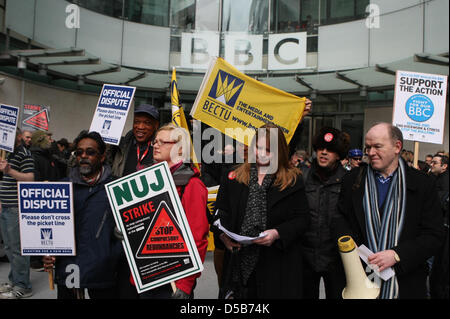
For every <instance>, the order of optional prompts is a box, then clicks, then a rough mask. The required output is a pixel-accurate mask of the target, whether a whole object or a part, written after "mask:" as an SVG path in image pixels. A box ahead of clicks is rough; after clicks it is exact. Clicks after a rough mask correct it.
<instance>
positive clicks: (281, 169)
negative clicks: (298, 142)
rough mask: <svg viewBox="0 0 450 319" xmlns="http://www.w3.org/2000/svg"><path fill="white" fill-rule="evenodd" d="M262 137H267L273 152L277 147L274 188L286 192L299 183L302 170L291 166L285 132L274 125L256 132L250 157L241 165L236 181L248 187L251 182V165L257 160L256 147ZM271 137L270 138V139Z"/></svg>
mask: <svg viewBox="0 0 450 319" xmlns="http://www.w3.org/2000/svg"><path fill="white" fill-rule="evenodd" d="M260 136H266V137H267V138H266V142H267V143H268V145H267V146H268V147H269V148H270V149H271V150H272V149H274V148H275V147H276V148H275V152H276V154H275V156H277V160H278V163H277V167H276V172H275V173H274V174H275V180H274V184H273V185H274V186H277V187H278V188H279V189H280V190H284V189H285V188H287V187H288V186H291V185H294V184H295V182H296V181H297V178H298V176H299V175H300V174H301V171H300V169H298V168H295V167H291V166H290V164H289V147H288V145H287V143H286V138H285V137H284V133H283V131H282V130H281V129H280V127H278V126H276V125H274V124H265V125H263V126H261V128H259V129H257V130H256V134H255V136H254V138H253V140H252V143H251V146H250V147H249V152H250V154H249V156H248V157H247V159H246V160H245V162H244V163H243V164H241V165H239V166H238V167H237V168H236V170H235V174H236V180H237V181H238V182H239V183H243V184H246V185H248V183H249V181H250V167H251V163H252V162H254V161H253V160H254V159H255V155H254V152H255V147H256V142H257V141H258V138H259V137H260ZM268 137H270V138H268ZM271 141H272V143H273V142H275V143H276V145H275V147H270V146H271V145H270V143H271Z"/></svg>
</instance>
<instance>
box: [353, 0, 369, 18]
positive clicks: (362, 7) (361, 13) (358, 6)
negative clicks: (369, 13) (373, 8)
mask: <svg viewBox="0 0 450 319" xmlns="http://www.w3.org/2000/svg"><path fill="white" fill-rule="evenodd" d="M369 3H370V0H356V3H355V11H356V16H357V17H358V18H362V17H365V16H366V7H367V6H368V5H369Z"/></svg>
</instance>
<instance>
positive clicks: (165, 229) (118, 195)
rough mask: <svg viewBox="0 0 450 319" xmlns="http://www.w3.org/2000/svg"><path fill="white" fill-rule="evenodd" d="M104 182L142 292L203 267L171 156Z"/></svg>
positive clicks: (137, 287)
mask: <svg viewBox="0 0 450 319" xmlns="http://www.w3.org/2000/svg"><path fill="white" fill-rule="evenodd" d="M105 187H106V191H107V195H108V199H109V203H110V206H111V209H112V211H113V215H114V219H115V221H116V224H117V227H118V229H119V230H120V231H121V232H122V234H123V236H124V240H123V241H122V244H123V247H124V251H125V254H126V257H127V260H128V264H129V266H130V270H131V274H132V276H133V279H134V282H135V284H136V289H137V291H138V293H141V292H144V291H147V290H150V289H153V288H156V287H159V286H162V285H165V284H169V283H171V282H173V281H175V280H178V279H181V278H184V277H186V276H190V275H193V274H195V273H197V272H201V271H202V270H203V265H202V261H201V258H200V256H199V254H198V250H197V246H196V245H195V241H194V239H193V236H192V233H191V230H190V228H189V223H188V221H187V219H186V214H185V212H184V209H183V206H182V205H181V200H180V198H179V196H178V192H177V189H176V186H175V183H174V181H173V178H172V174H171V173H170V169H169V166H168V165H167V162H162V163H159V164H155V165H153V166H151V167H148V168H145V169H143V170H140V171H138V172H136V173H133V174H130V175H127V176H124V177H122V178H120V179H117V180H115V181H113V182H110V183H108V184H106V186H105Z"/></svg>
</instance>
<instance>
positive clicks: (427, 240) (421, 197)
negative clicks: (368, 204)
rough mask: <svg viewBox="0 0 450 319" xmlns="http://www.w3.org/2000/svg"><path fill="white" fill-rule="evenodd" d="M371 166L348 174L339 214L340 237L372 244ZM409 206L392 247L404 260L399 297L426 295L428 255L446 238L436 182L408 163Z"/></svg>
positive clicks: (398, 272) (400, 266)
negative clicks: (367, 200) (367, 210)
mask: <svg viewBox="0 0 450 319" xmlns="http://www.w3.org/2000/svg"><path fill="white" fill-rule="evenodd" d="M366 174H367V167H362V168H361V167H360V168H355V169H353V170H352V171H351V172H350V173H348V174H347V175H346V176H344V178H343V180H342V189H341V193H340V197H339V203H338V214H337V215H336V218H335V225H336V228H335V230H336V240H337V239H338V238H339V237H340V236H344V235H350V236H352V238H353V239H354V241H355V243H356V245H358V246H359V245H361V244H364V245H365V246H366V247H369V245H368V240H367V234H366V221H365V215H364V210H363V197H364V191H365V179H366ZM405 176H406V208H405V217H404V222H403V229H402V232H401V234H400V238H399V241H398V244H397V246H395V247H391V248H390V249H393V250H394V251H395V252H396V253H397V254H398V256H399V257H400V262H398V263H396V264H395V265H394V270H395V273H396V276H397V280H398V285H399V298H401V299H411V298H426V278H427V274H428V267H427V263H426V261H427V259H428V258H430V257H431V256H433V255H435V254H436V253H437V252H438V251H439V249H440V247H441V243H442V240H443V239H444V237H443V235H444V233H443V231H442V224H443V219H442V212H441V209H440V207H439V199H438V196H437V192H436V188H435V183H434V180H433V179H432V178H430V177H429V176H427V175H426V174H425V173H423V172H420V171H418V170H416V169H413V168H411V167H408V166H407V167H406V171H405Z"/></svg>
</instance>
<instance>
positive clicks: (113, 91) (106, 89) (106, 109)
mask: <svg viewBox="0 0 450 319" xmlns="http://www.w3.org/2000/svg"><path fill="white" fill-rule="evenodd" d="M135 92H136V88H135V87H132V86H124V85H113V84H103V88H102V91H101V93H100V97H99V98H98V102H97V108H96V109H95V113H94V117H93V118H92V122H91V127H90V129H89V131H95V132H98V133H99V134H100V135H101V136H102V138H103V141H105V143H108V144H113V145H119V142H120V138H121V137H122V131H123V128H124V126H125V122H126V120H127V116H128V111H129V110H130V106H131V102H132V101H133V97H134V93H135Z"/></svg>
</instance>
